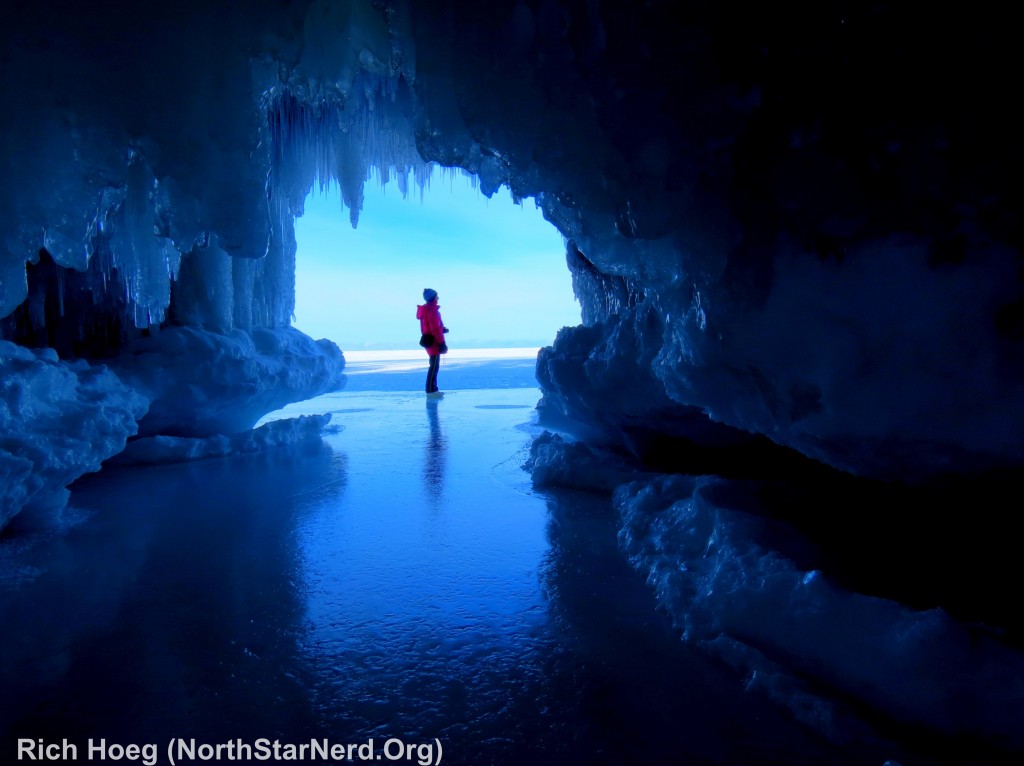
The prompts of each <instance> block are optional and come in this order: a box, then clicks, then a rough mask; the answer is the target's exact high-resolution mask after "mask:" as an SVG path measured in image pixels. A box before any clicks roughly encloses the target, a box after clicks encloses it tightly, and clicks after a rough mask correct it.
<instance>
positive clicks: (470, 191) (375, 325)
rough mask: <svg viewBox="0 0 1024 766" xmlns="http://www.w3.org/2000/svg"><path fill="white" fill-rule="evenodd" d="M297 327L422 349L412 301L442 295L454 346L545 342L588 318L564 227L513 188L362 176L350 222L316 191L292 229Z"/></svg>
mask: <svg viewBox="0 0 1024 766" xmlns="http://www.w3.org/2000/svg"><path fill="white" fill-rule="evenodd" d="M295 236H296V240H297V242H298V254H297V268H296V275H295V291H296V301H295V303H296V308H295V326H296V327H297V328H298V329H300V330H302V331H303V332H305V333H307V334H308V335H311V336H312V337H314V338H322V337H327V338H330V339H331V340H333V341H335V342H337V343H338V345H340V346H341V347H342V348H343V349H344V350H346V351H348V350H351V349H389V348H393V349H416V348H417V346H416V341H417V340H418V338H419V325H418V323H417V322H416V320H415V306H416V304H418V303H422V301H423V298H422V292H423V288H425V287H432V288H434V289H435V290H437V291H438V293H439V294H440V303H441V306H442V316H443V317H444V321H445V324H446V325H447V326H448V327H450V328H451V329H452V332H451V333H450V338H449V345H450V346H451V347H452V348H498V347H511V346H534V347H537V346H544V345H548V344H549V343H550V342H551V341H552V339H553V338H554V336H555V333H556V332H557V331H558V329H559V328H561V327H563V326H566V325H569V326H573V325H577V324H579V323H580V311H579V306H578V305H577V304H576V303H575V299H574V297H573V294H572V283H571V278H570V275H569V271H568V269H567V268H566V266H565V258H564V249H565V246H564V242H563V240H562V236H561V234H559V232H558V230H557V229H555V227H554V226H552V225H551V224H550V223H548V222H547V221H545V220H544V218H543V216H542V215H541V212H540V210H538V209H537V208H536V206H535V205H534V203H533V201H532V200H529V199H527V200H524V201H523V203H522V204H520V205H517V204H515V203H514V202H513V201H512V198H511V195H510V194H509V191H508V189H507V188H506V187H502V188H501V189H499V190H498V191H497V192H496V193H495V194H494V195H493V196H492V197H491V198H490V199H487V198H486V197H485V196H484V195H483V194H482V193H481V192H480V191H479V190H478V189H476V188H474V185H473V178H472V177H470V176H467V175H464V174H462V173H459V172H450V173H449V172H446V173H444V174H442V173H441V172H439V171H435V173H434V175H433V177H432V178H431V180H430V183H429V184H428V186H427V187H426V188H425V190H424V193H423V195H422V198H421V196H420V194H419V193H418V192H417V191H415V190H414V191H412V192H410V194H409V196H408V198H403V197H402V194H401V192H400V191H399V190H398V188H397V186H396V185H395V184H394V183H389V184H385V185H383V186H382V185H381V184H380V183H379V182H378V181H377V180H375V179H371V180H369V181H368V182H367V183H366V187H365V199H364V203H363V210H362V212H361V213H360V216H359V225H358V227H357V228H355V229H353V228H352V226H351V224H350V223H349V219H348V214H347V212H344V211H343V210H342V207H341V201H340V197H339V193H338V190H337V188H336V187H334V188H332V189H331V191H330V192H329V193H327V194H320V193H318V192H316V191H314V192H313V193H311V195H310V196H309V198H308V199H307V200H306V212H305V215H303V216H302V217H301V218H299V219H298V220H297V221H296V224H295Z"/></svg>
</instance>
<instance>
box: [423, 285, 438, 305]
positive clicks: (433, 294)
mask: <svg viewBox="0 0 1024 766" xmlns="http://www.w3.org/2000/svg"><path fill="white" fill-rule="evenodd" d="M436 298H437V290H431V289H430V288H429V287H428V288H427V289H426V290H424V291H423V300H425V301H426V302H427V303H430V302H431V301H432V300H434V299H436Z"/></svg>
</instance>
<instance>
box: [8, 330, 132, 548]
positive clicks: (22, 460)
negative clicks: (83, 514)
mask: <svg viewBox="0 0 1024 766" xmlns="http://www.w3.org/2000/svg"><path fill="white" fill-rule="evenodd" d="M147 405H148V400H147V399H146V398H145V397H143V396H141V395H139V394H138V393H137V392H136V391H134V390H132V389H131V388H129V387H128V386H126V385H124V384H123V383H122V382H121V381H120V380H118V378H117V376H116V375H115V374H114V373H113V372H111V371H110V370H109V369H107V368H106V367H102V366H96V365H89V364H87V363H86V362H83V361H78V362H74V363H68V362H62V361H60V360H58V359H57V355H56V354H54V353H53V352H52V351H50V350H48V349H47V350H41V351H33V350H29V349H24V348H21V347H19V346H15V345H14V344H12V343H8V342H7V341H0V493H2V494H0V528H3V526H5V525H6V524H7V523H8V522H9V521H10V520H11V519H12V518H14V516H15V515H17V514H19V513H21V514H23V518H22V519H19V522H23V523H31V517H35V516H38V515H40V514H44V515H45V514H47V513H53V512H57V511H59V510H60V509H62V508H63V507H64V505H65V503H66V502H67V497H68V492H67V489H66V487H67V485H68V484H70V483H71V482H73V481H74V480H75V479H77V478H78V477H79V476H81V475H83V474H85V473H89V472H91V471H97V470H99V467H100V463H102V462H103V461H104V460H106V459H107V458H108V457H110V456H111V455H114V454H116V453H118V452H120V451H121V449H122V448H123V447H124V445H125V440H126V439H127V438H128V437H129V436H131V435H132V434H134V433H135V432H136V428H137V426H136V420H137V419H138V418H141V417H142V416H143V414H144V413H145V412H146V407H147Z"/></svg>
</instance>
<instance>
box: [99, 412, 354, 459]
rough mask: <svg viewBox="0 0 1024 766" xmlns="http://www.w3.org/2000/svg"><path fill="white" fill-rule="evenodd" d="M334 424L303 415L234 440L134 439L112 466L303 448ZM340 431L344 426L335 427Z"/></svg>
mask: <svg viewBox="0 0 1024 766" xmlns="http://www.w3.org/2000/svg"><path fill="white" fill-rule="evenodd" d="M330 421H331V415H330V413H326V414H323V415H300V416H299V417H297V418H283V419H281V420H273V421H271V422H269V423H264V424H263V425H261V426H259V427H258V428H253V429H250V430H248V431H242V432H239V433H236V434H232V435H230V436H225V435H224V434H216V435H214V436H209V437H206V438H196V437H182V436H165V435H163V434H160V435H157V436H149V437H143V438H140V439H133V440H132V441H130V442H129V443H128V445H127V446H126V447H125V449H124V450H123V451H122V452H120V453H118V454H117V455H115V456H114V457H112V458H111V459H110V460H109V461H108V464H109V465H156V464H159V463H184V462H188V461H191V460H206V459H209V458H215V457H229V456H231V455H246V454H251V453H256V452H265V451H268V450H277V449H281V448H300V449H301V448H302V447H304V446H306V445H316V444H319V443H320V435H321V433H322V432H323V431H324V429H325V428H327V427H328V423H330ZM334 428H338V429H339V430H341V429H343V426H334Z"/></svg>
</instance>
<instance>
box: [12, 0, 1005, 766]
mask: <svg viewBox="0 0 1024 766" xmlns="http://www.w3.org/2000/svg"><path fill="white" fill-rule="evenodd" d="M4 17H5V20H4V24H3V26H2V29H0V102H2V103H4V104H5V113H4V116H3V118H2V127H0V137H2V138H0V141H2V143H0V147H2V152H3V160H4V171H3V175H2V177H0V232H2V240H0V338H2V339H0V369H2V377H0V487H2V491H0V529H3V528H5V527H6V532H5V535H6V536H7V537H9V538H11V537H15V536H16V535H17V534H18V530H19V529H20V528H22V527H26V526H27V527H31V526H33V525H35V524H36V523H37V521H39V520H44V519H46V518H50V517H53V516H54V515H59V514H60V512H61V509H62V508H64V507H65V505H66V503H67V501H68V496H69V490H68V487H69V486H70V485H72V484H73V483H74V482H75V481H76V480H78V479H79V478H80V477H82V476H85V475H87V474H90V473H92V472H96V471H98V470H99V469H100V466H101V464H104V463H105V462H106V461H110V460H112V459H114V460H116V456H118V455H119V454H120V453H122V452H123V451H124V450H125V447H126V444H129V443H131V444H136V445H138V444H139V443H146V442H145V440H147V439H148V440H150V442H148V443H149V444H152V443H153V442H152V440H153V439H156V438H178V439H196V440H203V439H211V438H219V439H221V440H222V442H221V443H222V447H223V449H224V450H227V451H230V450H232V449H235V448H236V447H237V445H238V444H240V442H239V441H238V440H239V439H242V440H244V439H246V438H248V437H247V436H245V435H246V434H247V433H248V432H249V430H250V429H252V427H253V426H254V425H255V424H256V423H257V422H258V421H259V420H260V418H261V417H263V416H264V415H266V414H267V413H269V412H271V411H273V410H276V409H278V408H280V407H282V406H284V405H286V404H289V403H294V402H301V401H303V400H308V399H311V398H312V397H315V396H318V395H320V394H324V393H326V392H331V391H336V390H338V389H340V388H342V386H343V384H344V375H345V366H346V362H345V357H344V354H343V350H342V349H343V348H344V343H345V339H344V338H334V339H313V338H309V337H307V336H305V335H303V334H302V333H300V332H298V331H297V330H295V329H294V328H292V327H291V322H292V317H293V312H294V309H295V291H294V279H295V263H296V242H295V236H294V223H295V220H296V218H297V217H300V216H301V215H302V214H303V204H304V200H305V199H306V196H307V194H308V193H309V192H310V190H311V189H316V188H323V187H325V186H326V185H328V184H337V185H338V186H339V187H340V188H341V190H342V197H343V201H344V206H345V211H344V214H345V215H347V216H348V217H349V218H350V220H351V225H352V226H358V220H359V214H360V210H361V207H362V201H363V185H364V183H365V182H366V179H367V178H368V177H370V174H371V171H372V173H373V174H374V175H377V176H379V177H380V178H383V179H385V180H390V181H391V182H394V183H398V184H401V185H403V187H404V186H405V185H406V184H407V183H410V182H411V183H415V181H416V179H422V178H424V177H425V176H426V174H427V173H428V170H429V167H430V166H432V165H440V166H441V167H445V168H459V169H462V170H464V171H467V172H469V173H472V174H475V175H476V176H477V177H478V179H479V184H480V190H481V193H483V194H485V195H487V196H490V195H491V194H493V193H494V191H495V190H497V189H499V188H500V187H502V186H507V187H508V188H509V189H510V190H511V192H512V195H513V197H514V198H515V199H517V200H527V199H532V200H535V201H536V203H537V204H538V205H539V206H540V207H541V209H542V210H543V214H544V217H545V218H546V219H547V220H548V221H550V223H551V224H552V225H553V226H555V227H556V228H557V229H558V230H559V231H560V232H561V234H562V235H563V237H564V240H565V250H564V252H562V253H558V254H555V257H561V258H564V259H565V261H566V264H567V268H568V270H569V271H570V272H571V275H572V282H573V289H574V292H575V294H576V296H577V298H578V300H579V302H580V305H581V307H582V319H583V322H582V324H580V325H579V326H576V327H566V328H563V329H561V330H558V331H557V336H554V337H552V339H551V344H550V345H549V346H547V347H545V348H543V349H542V350H541V352H540V353H539V355H538V358H537V360H536V380H537V382H538V383H539V387H540V389H541V390H542V392H543V397H542V398H541V400H540V403H539V404H538V405H537V410H538V414H539V417H540V419H541V421H542V422H546V423H548V424H550V428H551V430H550V431H547V432H545V433H544V434H542V435H541V436H539V437H537V439H536V440H535V441H534V442H533V447H532V450H531V454H530V457H529V461H528V467H529V469H530V470H531V472H532V480H533V482H534V483H535V484H536V485H537V486H538V487H568V488H576V489H580V490H584V491H586V492H591V493H596V494H598V495H602V496H604V497H608V498H610V501H609V502H610V503H611V504H612V506H613V507H614V508H615V509H616V512H617V514H618V516H617V518H618V522H617V523H618V525H619V527H618V539H619V543H620V545H621V551H620V553H621V556H622V559H623V560H624V561H625V560H628V561H629V562H630V563H631V564H632V565H633V566H634V567H635V568H637V569H640V570H641V571H642V572H643V573H644V576H645V577H646V578H647V581H648V583H649V584H650V586H651V587H652V588H653V590H654V591H655V594H656V597H657V599H658V603H659V605H660V606H661V607H662V608H663V609H665V610H666V611H667V612H668V613H669V614H670V615H671V617H672V620H673V622H674V624H675V626H676V627H677V629H678V630H679V633H680V634H681V639H680V640H681V641H682V642H685V643H686V644H688V645H691V646H699V647H701V648H702V649H703V650H704V651H705V652H706V653H707V654H709V655H712V656H714V657H715V659H716V661H717V662H720V663H723V664H724V665H726V666H728V667H730V668H731V669H732V670H733V671H734V672H735V674H736V675H737V677H740V678H745V679H746V680H745V683H746V685H747V687H748V688H749V689H752V690H757V689H761V690H762V692H764V690H767V692H765V693H767V694H768V695H769V696H772V695H775V696H784V697H785V698H786V702H785V703H784V705H783V706H784V707H787V709H789V710H790V712H791V714H792V715H793V716H795V717H796V718H799V719H803V720H811V719H817V720H818V722H819V724H820V721H821V720H822V719H823V717H828V716H833V718H836V717H839V716H840V713H837V712H835V710H836V709H838V708H835V709H832V708H830V710H831V711H832V712H830V713H828V714H827V715H826V714H825V713H823V712H822V708H821V705H820V703H819V702H818V701H817V700H818V697H817V696H816V695H815V691H814V690H815V689H816V688H819V687H821V686H825V687H828V689H830V690H831V692H830V693H832V694H833V696H834V697H835V698H837V699H841V700H842V703H843V705H842V706H841V707H842V709H843V710H844V711H849V710H854V711H862V710H869V711H871V712H870V715H869V716H868V717H869V718H870V717H873V716H877V717H879V718H880V719H881V720H883V721H887V722H893V723H892V725H894V726H903V727H909V728H910V729H911V730H913V731H914V732H924V734H923V735H922V736H923V737H925V738H928V737H934V738H935V740H934V741H935V742H936V743H937V744H936V745H935V748H934V752H932V753H931V754H930V756H929V757H933V758H935V759H936V760H935V761H921V762H922V763H925V762H935V763H940V762H942V763H945V761H942V760H941V751H942V748H943V747H945V746H946V745H947V744H948V745H949V747H950V748H951V750H950V752H952V748H953V747H954V745H955V746H956V747H957V748H959V747H960V746H963V747H964V748H965V750H963V751H961V750H957V752H970V753H971V754H972V755H971V756H970V757H969V758H968V759H967V760H962V761H958V762H960V763H968V762H970V763H988V762H993V763H995V762H1000V763H1001V762H1004V761H1005V762H1010V760H1011V759H1013V758H1015V757H1019V755H1020V753H1021V752H1024V653H1022V649H1024V621H1022V620H1021V616H1020V608H1019V593H1018V591H1019V587H1020V584H1021V577H1020V565H1019V562H1020V547H1021V546H1020V543H1019V541H1017V539H1016V529H1017V527H1018V522H1017V519H1016V516H1017V515H1018V514H1019V511H1013V503H1014V501H1013V500H1012V498H1013V497H1014V496H1017V494H1018V486H1019V484H1018V480H1019V479H1020V477H1021V467H1022V465H1024V259H1022V251H1021V248H1022V245H1024V238H1022V228H1021V215H1022V210H1024V200H1022V194H1021V186H1020V177H1021V175H1022V170H1024V168H1022V165H1024V163H1022V148H1021V141H1020V136H1021V135H1022V129H1024V124H1022V121H1024V117H1022V112H1021V110H1020V109H1018V108H1017V107H1016V105H1015V103H1014V98H1015V96H1014V93H1015V92H1016V90H1015V89H1016V87H1017V79H1018V74H1019V60H1018V59H1019V56H1018V55H1017V49H1018V47H1019V41H1018V40H1017V37H1018V28H1017V25H1016V23H1015V21H1014V19H1013V18H1012V16H1011V14H1010V12H1009V11H1008V10H1007V9H1006V7H1005V6H1003V7H1000V6H997V5H996V4H990V3H981V4H977V3H975V4H971V5H969V6H953V5H940V4H929V5H921V4H916V3H906V4H902V3H891V2H867V1H864V2H859V1H858V0H854V1H853V2H843V3H814V2H787V3H782V4H771V3H748V2H731V1H730V0H719V1H717V2H700V1H697V2H690V1H687V2H667V1H665V0H654V1H651V2H640V1H634V2H627V1H624V0H489V1H488V2H471V1H468V0H431V2H421V1H420V0H245V1H244V2H237V1H236V2H228V1H227V0H181V1H180V2H177V3H156V2H153V3H142V4H139V3H132V4H128V3H122V2H119V1H117V2H103V3H99V2H86V3H83V2H69V1H68V0H35V1H33V2H9V3H7V4H6V5H5V12H4ZM409 179H411V181H410V180H409ZM403 191H405V189H404V188H403ZM339 214H341V213H339ZM555 330H557V328H553V331H555ZM339 346H340V348H339ZM322 425H323V424H322V423H320V422H319V421H317V422H312V423H307V424H306V425H304V426H302V427H303V428H314V429H318V428H320V427H321V426H322ZM225 439H226V440H227V441H223V440H225ZM231 439H235V441H234V442H231V441H230V440H231ZM232 445H235V446H232ZM136 448H137V449H138V447H136ZM752 509H754V510H753V511H752ZM39 523H41V521H39ZM780 523H785V524H786V525H787V528H789V527H790V526H791V527H792V528H793V529H795V530H798V533H794V535H793V536H789V537H786V538H785V539H782V538H780V535H779V533H778V531H777V529H776V526H777V525H778V524H780ZM807 541H811V542H807ZM812 543H813V546H815V547H814V551H815V552H814V553H809V552H808V551H809V550H810V548H809V547H808V546H810V545H811V544H812ZM724 593H727V594H728V596H723V595H722V594H724ZM780 615H784V617H783V618H780V617H779V616H780ZM2 651H3V647H0V653H2ZM936 668H941V669H942V672H936V670H935V669H936ZM782 678H785V679H786V680H785V681H781V680H779V679H782ZM783 688H785V689H786V690H788V691H785V692H783V691H780V690H781V689H783ZM751 693H754V691H751ZM845 714H846V713H843V715H845ZM830 720H833V719H832V718H830ZM833 723H834V720H833ZM812 725H813V724H812ZM830 725H831V724H830ZM836 725H837V726H838V724H836ZM826 728H827V727H826ZM840 728H842V727H841V726H840ZM883 728H884V726H883ZM850 736H853V735H850ZM3 746H4V747H5V748H8V745H7V743H6V742H5V743H4V745H3ZM12 748H13V746H12ZM8 749H10V748H8ZM13 752H14V751H13V749H10V753H7V752H5V754H4V755H3V759H5V762H6V759H7V758H9V757H13V755H11V753H13ZM971 759H973V760H971ZM563 762H567V761H563ZM581 762H586V761H581ZM592 762H594V763H598V762H604V761H600V760H593V761H592ZM708 762H711V760H709V761H708ZM716 762H717V761H716ZM750 762H751V763H753V762H758V763H760V762H762V761H761V760H757V759H752V760H751V761H750ZM764 762H767V761H764ZM778 762H785V761H784V760H782V761H778ZM894 762H895V761H894ZM878 766H881V763H879V764H878Z"/></svg>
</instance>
